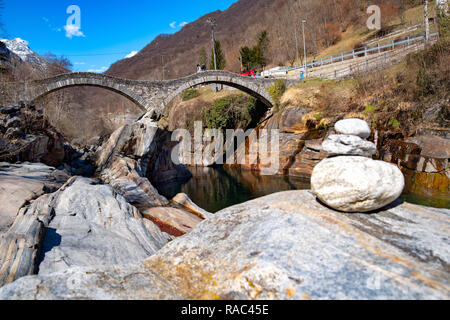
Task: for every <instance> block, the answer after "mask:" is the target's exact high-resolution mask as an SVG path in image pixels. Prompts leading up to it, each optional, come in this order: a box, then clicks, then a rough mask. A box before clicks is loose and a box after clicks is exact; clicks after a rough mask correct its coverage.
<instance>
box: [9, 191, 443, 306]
mask: <svg viewBox="0 0 450 320" xmlns="http://www.w3.org/2000/svg"><path fill="white" fill-rule="evenodd" d="M449 213H450V211H449V210H438V209H432V208H425V207H420V206H415V205H411V204H407V203H400V202H397V203H395V204H394V205H392V206H391V207H389V208H387V209H385V210H384V211H380V212H378V213H377V214H344V213H340V212H336V211H333V210H330V209H327V208H326V207H324V206H323V205H321V204H320V203H318V202H317V201H316V199H315V196H314V195H313V194H312V193H311V192H310V191H291V192H283V193H278V194H274V195H270V196H267V197H264V198H260V199H257V200H253V201H250V202H247V203H244V204H241V205H238V206H234V207H231V208H228V209H225V210H223V211H221V212H219V213H217V214H216V215H215V216H214V217H213V218H212V219H209V220H205V221H204V222H202V223H201V224H199V225H198V226H197V227H196V228H195V230H194V231H192V232H191V233H189V234H188V235H186V236H184V237H181V238H178V239H176V240H174V241H173V242H171V243H170V244H168V245H167V246H166V247H164V248H163V249H162V250H161V251H159V252H158V253H157V254H156V255H154V256H152V257H151V258H149V259H147V260H146V261H144V262H143V263H139V264H135V265H123V266H112V267H102V268H71V269H69V270H66V271H64V272H59V273H53V274H49V275H39V276H31V277H25V278H22V279H19V280H18V281H16V282H14V283H12V284H10V285H7V286H5V287H3V288H1V289H0V299H444V300H446V299H449V298H450V296H449V286H450V284H449V273H448V264H449V260H450V250H449V248H450V246H449V240H448V233H449V231H450V229H449V228H450V223H449V221H448V218H447V217H448V214H449Z"/></svg>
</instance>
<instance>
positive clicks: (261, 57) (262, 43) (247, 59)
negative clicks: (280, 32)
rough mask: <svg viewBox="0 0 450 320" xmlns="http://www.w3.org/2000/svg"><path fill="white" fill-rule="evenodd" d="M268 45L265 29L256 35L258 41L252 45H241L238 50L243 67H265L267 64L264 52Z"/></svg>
mask: <svg viewBox="0 0 450 320" xmlns="http://www.w3.org/2000/svg"><path fill="white" fill-rule="evenodd" d="M268 46H269V39H268V34H267V31H263V32H261V34H260V35H259V36H258V43H257V44H256V45H255V46H254V47H252V48H249V47H247V46H246V47H242V48H241V49H240V50H239V53H240V55H241V59H242V65H243V67H244V68H247V67H249V68H254V67H261V68H263V67H265V66H266V65H267V58H266V52H267V48H268Z"/></svg>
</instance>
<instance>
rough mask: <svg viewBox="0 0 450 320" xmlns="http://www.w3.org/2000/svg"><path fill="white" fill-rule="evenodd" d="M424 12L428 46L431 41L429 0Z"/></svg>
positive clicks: (426, 1) (426, 2) (426, 0)
mask: <svg viewBox="0 0 450 320" xmlns="http://www.w3.org/2000/svg"><path fill="white" fill-rule="evenodd" d="M424 11H425V12H424V14H425V45H426V46H428V43H429V41H430V19H429V15H428V0H425V6H424Z"/></svg>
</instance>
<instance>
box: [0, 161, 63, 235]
mask: <svg viewBox="0 0 450 320" xmlns="http://www.w3.org/2000/svg"><path fill="white" fill-rule="evenodd" d="M68 179H69V176H68V175H67V174H66V173H65V172H63V171H60V170H56V169H55V168H52V167H49V166H46V165H44V164H42V163H28V162H25V163H20V164H10V163H6V162H0V235H1V234H2V233H4V232H6V231H7V230H8V229H9V228H10V227H11V225H12V224H13V222H14V220H15V218H16V217H17V214H18V213H19V209H20V208H22V207H23V206H24V205H25V204H26V203H28V202H29V201H31V200H34V199H36V198H38V197H40V196H41V195H43V194H44V193H45V190H50V191H53V190H56V189H58V188H59V187H60V186H62V185H63V184H64V183H65V182H66V181H67V180H68Z"/></svg>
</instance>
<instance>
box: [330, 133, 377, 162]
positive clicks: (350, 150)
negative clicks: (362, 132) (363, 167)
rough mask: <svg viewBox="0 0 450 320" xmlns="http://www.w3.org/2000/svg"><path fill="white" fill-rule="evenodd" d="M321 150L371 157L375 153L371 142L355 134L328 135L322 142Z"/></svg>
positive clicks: (337, 153) (334, 153) (332, 153)
mask: <svg viewBox="0 0 450 320" xmlns="http://www.w3.org/2000/svg"><path fill="white" fill-rule="evenodd" d="M322 149H323V151H325V152H327V153H329V154H330V155H346V156H363V157H371V156H373V155H374V154H376V153H377V147H376V146H375V144H374V143H373V142H370V141H365V140H363V139H361V138H360V137H357V136H351V135H340V134H333V135H330V136H329V137H328V138H327V139H326V140H325V141H324V142H323V144H322Z"/></svg>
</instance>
